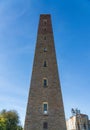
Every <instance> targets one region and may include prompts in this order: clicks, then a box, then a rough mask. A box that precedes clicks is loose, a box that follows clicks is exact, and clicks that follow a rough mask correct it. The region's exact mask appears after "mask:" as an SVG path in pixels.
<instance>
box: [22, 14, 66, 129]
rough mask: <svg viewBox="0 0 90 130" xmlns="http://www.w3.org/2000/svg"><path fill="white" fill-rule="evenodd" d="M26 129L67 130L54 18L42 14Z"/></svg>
mask: <svg viewBox="0 0 90 130" xmlns="http://www.w3.org/2000/svg"><path fill="white" fill-rule="evenodd" d="M24 130H66V123H65V115H64V107H63V101H62V94H61V86H60V82H59V76H58V69H57V61H56V54H55V47H54V38H53V31H52V24H51V17H50V15H45V14H44V15H40V21H39V28H38V34H37V41H36V50H35V57H34V64H33V70H32V78H31V85H30V92H29V97H28V104H27V112H26V119H25V127H24Z"/></svg>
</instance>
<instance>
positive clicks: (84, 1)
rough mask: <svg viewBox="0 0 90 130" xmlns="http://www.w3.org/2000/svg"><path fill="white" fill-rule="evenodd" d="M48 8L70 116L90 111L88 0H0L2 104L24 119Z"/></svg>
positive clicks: (89, 113)
mask: <svg viewBox="0 0 90 130" xmlns="http://www.w3.org/2000/svg"><path fill="white" fill-rule="evenodd" d="M43 13H44V14H45V13H50V14H51V15H52V24H53V32H54V40H55V46H56V54H57V61H58V69H59V74H60V80H61V86H62V93H63V100H64V107H65V114H66V119H67V118H69V116H71V113H70V111H71V108H72V107H74V108H79V109H80V110H81V112H82V113H86V114H88V115H89V117H90V101H89V100H90V0H15V1H12V0H0V110H2V109H7V110H10V109H15V110H17V111H18V113H19V115H20V118H21V123H22V124H23V123H24V118H25V111H26V105H27V99H28V91H29V84H30V79H31V72H32V63H33V58H34V50H35V44H36V36H37V28H38V22H39V15H40V14H43Z"/></svg>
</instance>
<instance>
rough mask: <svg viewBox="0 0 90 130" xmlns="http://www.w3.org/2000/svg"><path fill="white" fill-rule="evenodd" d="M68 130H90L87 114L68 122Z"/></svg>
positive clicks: (71, 118)
mask: <svg viewBox="0 0 90 130" xmlns="http://www.w3.org/2000/svg"><path fill="white" fill-rule="evenodd" d="M66 125H67V130H89V119H88V116H87V115H85V114H77V115H74V116H72V117H70V119H68V120H67V121H66Z"/></svg>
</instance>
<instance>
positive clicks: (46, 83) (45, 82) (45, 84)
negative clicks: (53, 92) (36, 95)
mask: <svg viewBox="0 0 90 130" xmlns="http://www.w3.org/2000/svg"><path fill="white" fill-rule="evenodd" d="M43 85H44V87H47V86H48V81H47V79H44V80H43Z"/></svg>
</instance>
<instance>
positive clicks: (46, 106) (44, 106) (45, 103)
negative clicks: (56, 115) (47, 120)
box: [43, 102, 48, 114]
mask: <svg viewBox="0 0 90 130" xmlns="http://www.w3.org/2000/svg"><path fill="white" fill-rule="evenodd" d="M43 113H44V114H47V113H48V103H47V102H44V103H43Z"/></svg>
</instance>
